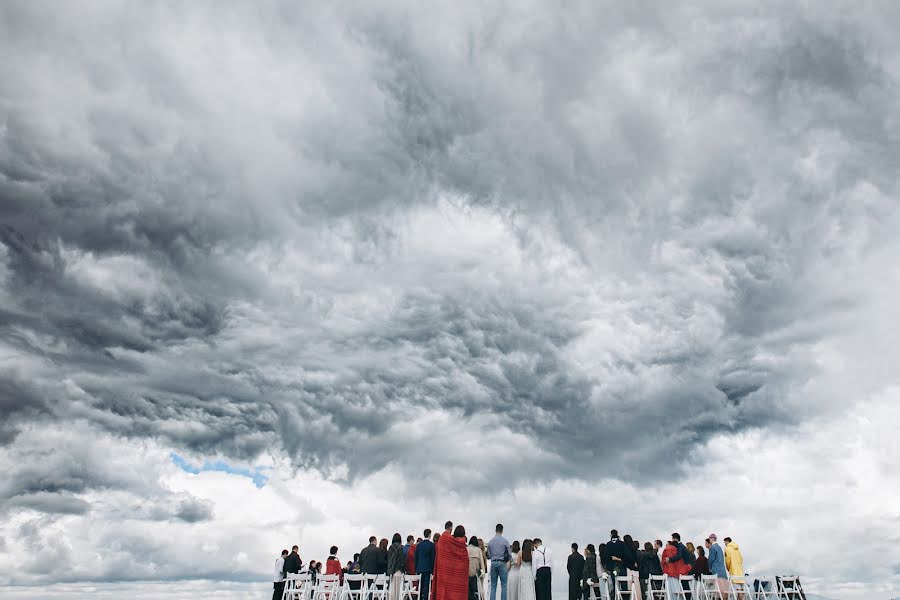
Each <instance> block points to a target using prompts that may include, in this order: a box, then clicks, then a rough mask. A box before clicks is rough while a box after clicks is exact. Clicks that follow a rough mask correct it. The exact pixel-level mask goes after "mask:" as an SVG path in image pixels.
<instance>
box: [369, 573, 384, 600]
mask: <svg viewBox="0 0 900 600" xmlns="http://www.w3.org/2000/svg"><path fill="white" fill-rule="evenodd" d="M387 597H388V577H387V575H385V574H383V573H382V574H379V575H372V574H366V599H367V600H387Z"/></svg>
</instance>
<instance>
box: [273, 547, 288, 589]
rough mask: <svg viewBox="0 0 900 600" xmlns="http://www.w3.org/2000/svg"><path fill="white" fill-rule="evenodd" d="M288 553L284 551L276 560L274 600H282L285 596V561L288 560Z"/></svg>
mask: <svg viewBox="0 0 900 600" xmlns="http://www.w3.org/2000/svg"><path fill="white" fill-rule="evenodd" d="M287 555H288V551H287V550H282V551H281V556H279V557H278V558H276V559H275V574H274V576H273V577H272V584H273V587H274V589H273V590H272V600H281V596H283V595H284V559H285V558H287Z"/></svg>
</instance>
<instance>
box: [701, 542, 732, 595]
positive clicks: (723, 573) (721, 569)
mask: <svg viewBox="0 0 900 600" xmlns="http://www.w3.org/2000/svg"><path fill="white" fill-rule="evenodd" d="M716 540H717V538H716V534H714V533H711V534H709V537H708V538H706V549H707V551H708V554H709V572H710V573H712V574H713V575H715V576H716V584H717V585H718V586H719V591H720V592H722V593H723V594H724V593H725V592H726V591H727V589H728V571H727V570H726V569H725V553H724V552H722V547H721V546H720V545H719V544H718V542H717V541H716Z"/></svg>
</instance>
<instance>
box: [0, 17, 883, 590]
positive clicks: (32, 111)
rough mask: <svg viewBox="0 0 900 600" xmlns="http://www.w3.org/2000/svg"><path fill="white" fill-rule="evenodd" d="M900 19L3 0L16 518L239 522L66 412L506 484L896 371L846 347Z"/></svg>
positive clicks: (698, 436)
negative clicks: (856, 372) (855, 371)
mask: <svg viewBox="0 0 900 600" xmlns="http://www.w3.org/2000/svg"><path fill="white" fill-rule="evenodd" d="M813 8H815V10H813ZM882 8H883V9H884V10H883V11H882V10H879V9H875V8H872V7H863V8H860V9H859V10H858V11H857V12H855V13H854V15H853V17H852V18H850V17H849V16H848V15H847V14H846V13H845V12H844V11H843V10H842V9H841V8H840V7H839V6H837V5H835V4H833V3H819V4H817V5H816V6H815V7H799V6H776V5H768V6H764V7H754V8H752V9H749V8H744V7H740V6H721V5H720V3H703V2H701V3H691V4H688V5H684V6H680V7H677V8H672V7H671V6H669V5H664V4H656V5H654V4H653V3H651V4H649V5H642V7H641V9H640V10H639V9H637V8H635V7H630V6H622V5H618V4H616V3H602V2H601V3H596V2H595V3H574V4H570V5H567V6H566V7H565V9H549V8H547V7H524V6H522V7H501V6H499V5H498V6H494V7H485V6H476V5H469V4H465V3H464V4H462V5H459V6H456V5H454V7H453V8H452V10H451V9H449V8H447V9H443V8H440V7H423V6H418V5H415V6H405V7H401V6H387V7H378V6H375V5H366V6H353V5H350V4H346V5H345V4H341V3H338V4H334V5H328V6H324V7H321V8H311V7H306V8H302V9H298V8H297V7H296V6H292V5H289V4H283V3H279V2H271V3H265V4H264V5H263V6H262V7H261V8H259V9H258V10H257V9H256V8H254V9H252V10H251V9H249V8H246V7H242V6H227V7H223V6H220V5H218V4H215V3H196V4H192V5H190V6H179V5H159V6H153V7H146V6H141V5H138V4H134V3H128V2H125V3H121V4H118V5H116V6H114V7H108V8H104V9H103V10H100V9H99V8H97V7H91V6H90V5H78V4H67V5H63V6H56V5H54V7H53V9H52V10H48V8H47V5H42V4H41V3H26V2H7V3H5V4H3V5H2V7H0V31H2V34H3V35H2V37H0V39H2V40H3V41H2V42H0V54H2V55H3V56H5V57H8V58H7V59H6V60H3V61H2V62H0V356H2V358H3V360H2V361H0V416H2V424H0V445H2V446H3V448H4V449H5V451H7V452H9V453H11V456H14V457H15V458H16V459H17V460H19V464H18V465H17V467H16V469H14V470H13V471H12V472H11V474H10V477H9V478H8V479H7V480H6V481H4V482H3V483H2V485H0V498H2V499H3V500H4V507H3V508H4V510H5V512H6V514H13V513H14V512H15V513H20V512H21V513H22V514H30V511H38V512H42V513H46V514H48V515H53V516H54V518H58V519H61V520H64V519H66V518H70V517H76V516H82V517H85V516H88V515H90V513H91V512H92V511H94V510H100V509H98V508H97V506H98V504H97V497H96V495H97V494H99V495H100V496H104V495H108V496H113V495H117V494H124V496H123V498H125V499H122V498H119V500H117V502H118V504H117V506H118V508H115V509H112V508H109V507H108V506H104V507H102V510H104V511H106V510H109V511H111V514H116V515H120V516H121V515H126V514H131V515H132V516H133V518H135V519H136V520H139V521H148V522H166V521H180V522H182V523H184V524H198V525H202V524H203V523H205V522H207V521H210V520H212V519H214V518H215V514H216V512H215V510H214V507H213V506H211V505H209V504H206V503H205V502H204V501H202V500H200V499H199V498H194V497H192V496H189V495H188V496H181V495H179V494H177V493H174V492H170V491H168V490H165V489H163V488H160V487H159V486H157V485H155V484H153V483H152V482H147V481H144V480H142V479H141V478H140V477H136V476H134V475H133V474H132V473H130V472H129V470H128V469H126V468H120V467H121V465H119V466H111V465H113V463H112V462H111V461H110V459H109V458H108V457H105V456H102V455H99V454H98V453H97V452H91V451H89V450H85V449H83V448H81V447H80V446H79V443H78V441H77V440H76V439H75V438H71V439H70V438H67V439H66V440H64V442H65V443H64V444H63V446H64V448H66V449H67V451H66V452H63V451H62V450H61V449H60V448H59V447H56V446H53V445H52V444H50V443H44V444H42V443H38V442H35V441H34V432H35V431H40V430H41V428H45V427H53V426H58V425H60V424H75V425H77V428H76V429H75V430H74V432H75V433H73V435H75V436H76V437H77V435H83V436H85V438H86V439H90V438H91V436H92V435H93V433H90V432H104V435H111V436H113V437H115V438H117V439H122V440H126V441H128V442H129V443H157V444H160V445H161V446H162V447H165V448H171V449H172V450H175V451H179V452H181V451H184V452H188V453H193V454H194V455H203V456H223V457H226V458H228V459H234V460H238V461H244V462H247V463H252V462H253V461H256V460H259V459H260V458H261V457H264V456H265V455H268V454H271V455H272V456H276V457H282V456H286V457H287V458H288V459H289V460H290V461H291V462H292V464H293V465H294V466H295V467H296V468H298V469H306V468H312V469H317V470H319V471H321V472H322V473H323V474H325V475H326V476H327V477H330V478H332V479H334V480H337V481H340V482H342V483H347V482H350V483H352V482H353V481H358V480H359V479H360V478H362V477H365V476H366V475H369V474H371V473H373V472H376V471H379V470H381V469H386V468H387V469H392V468H397V469H399V470H400V471H401V472H402V473H404V474H406V475H407V476H408V477H418V478H426V479H428V480H429V481H432V482H435V483H438V482H442V481H447V482H455V483H456V484H458V485H463V486H466V487H467V489H468V490H469V491H471V492H476V493H488V492H489V491H492V490H495V489H496V488H497V487H498V484H497V482H498V481H500V482H502V485H500V486H499V487H502V488H503V489H515V488H516V487H517V486H519V485H521V484H523V482H527V481H539V482H544V483H545V482H549V481H552V480H555V479H558V478H560V477H563V478H573V479H581V480H584V481H587V482H593V481H596V480H598V479H600V478H604V477H611V478H619V479H625V480H628V481H633V482H636V483H642V484H646V483H648V482H658V481H661V480H666V479H668V480H671V479H674V478H677V477H679V476H681V475H683V474H684V473H685V472H686V471H688V470H690V469H694V468H696V467H697V466H698V465H702V464H703V462H704V460H703V458H702V457H700V456H696V455H694V454H692V451H691V449H692V448H695V447H696V446H697V444H698V443H699V442H706V441H708V440H710V439H712V438H713V437H714V436H716V435H717V434H722V433H728V434H737V433H741V432H748V431H754V430H760V429H766V428H780V427H790V426H797V425H798V424H801V423H804V422H806V421H807V420H808V419H810V418H812V417H814V416H818V415H822V414H830V413H833V412H835V411H840V410H843V409H845V408H846V406H847V404H846V399H845V398H843V397H841V395H842V393H843V392H845V391H846V390H847V389H848V388H852V389H855V390H858V392H859V393H863V394H865V393H868V392H870V391H873V390H878V389H880V388H881V387H883V386H885V385H888V384H890V383H896V380H895V378H892V376H890V375H884V374H883V373H880V372H879V373H876V374H875V376H872V377H865V378H860V380H859V381H860V382H861V383H858V382H857V381H854V382H853V385H850V384H846V383H845V384H843V385H844V386H845V387H842V386H841V385H837V384H834V381H835V380H836V379H840V377H839V376H836V375H834V373H838V372H840V368H835V364H836V363H835V361H834V360H833V358H832V356H831V354H830V352H832V349H831V346H830V344H831V343H832V342H833V340H834V339H836V338H837V337H839V336H845V335H850V333H848V332H852V331H853V330H854V329H860V330H863V329H865V330H866V331H869V329H867V327H868V323H869V322H870V320H871V315H870V312H869V309H870V303H871V298H872V296H873V294H874V293H875V292H874V291H873V290H875V289H877V288H878V287H879V286H883V285H885V283H890V282H891V281H893V280H895V279H896V276H895V275H892V274H891V272H886V271H885V270H884V268H883V265H884V264H886V261H885V259H884V256H885V255H890V254H892V253H893V252H895V251H896V246H895V240H894V238H895V232H896V226H897V223H898V219H900V212H898V207H897V202H896V200H895V199H896V197H897V191H898V190H897V179H896V173H897V172H898V168H900V164H898V161H900V137H898V136H900V130H898V128H897V126H896V123H897V122H900V120H898V117H900V115H898V105H897V103H896V96H897V89H898V87H897V84H898V73H897V68H896V65H897V64H898V62H897V60H898V56H900V47H898V45H897V43H896V40H895V35H894V31H893V28H892V27H890V26H889V24H890V22H891V21H892V19H893V20H894V21H896V17H897V14H896V9H894V8H890V7H882ZM48 12H50V13H52V16H51V15H49V14H48ZM173 23H178V24H179V27H176V28H173V26H172V24H173ZM435 23H442V24H443V25H441V26H437V25H435ZM892 277H893V279H892ZM885 287H890V286H885ZM885 293H887V292H885ZM879 306H880V305H879ZM823 381H825V382H829V383H831V384H834V385H832V386H831V389H827V388H829V385H828V384H827V383H822V382H823ZM453 426H458V427H459V428H460V429H462V430H463V431H464V432H465V433H468V434H469V435H470V436H471V438H472V439H473V440H478V442H477V443H475V442H472V443H463V442H462V441H461V440H460V439H459V438H458V437H456V436H454V435H451V434H450V433H448V431H447V429H448V428H451V429H452V428H453ZM529 443H539V446H540V448H539V452H536V453H535V454H533V455H525V454H523V453H520V452H515V451H511V450H510V448H511V447H517V446H519V445H525V444H529ZM423 446H424V447H427V448H428V450H426V451H425V452H426V456H427V460H424V461H423V460H421V457H420V456H419V455H418V454H416V452H417V450H418V449H421V448H422V447H423ZM484 455H490V456H493V457H495V460H493V461H491V462H490V464H489V465H486V466H485V468H484V469H480V470H479V472H478V473H477V474H474V475H471V474H470V475H468V476H466V477H460V474H461V473H464V472H466V471H467V470H470V469H469V467H470V466H471V464H472V461H473V460H474V459H475V458H476V457H481V456H484ZM421 493H427V492H426V491H421ZM128 494H136V495H141V494H143V495H145V496H146V497H147V498H149V500H148V501H147V502H146V503H145V504H140V503H138V502H137V501H136V500H135V499H134V498H133V497H131V496H128ZM117 497H118V496H117ZM117 511H118V512H117ZM21 527H23V528H24V529H23V535H26V534H28V533H29V532H28V527H29V525H28V524H27V523H24V524H22V525H21ZM35 535H37V534H35ZM26 537H27V535H26ZM137 538H140V535H136V539H137ZM122 543H123V544H126V545H127V543H128V542H127V540H125V541H122ZM42 548H44V549H45V550H51V548H49V547H47V546H46V545H45V546H42ZM160 548H162V545H161V546H160ZM63 550H64V549H63ZM120 550H121V553H122V557H124V558H122V560H127V557H128V556H130V552H131V550H129V549H128V548H125V547H122V548H121V549H120ZM141 551H142V552H147V553H149V554H153V549H152V548H150V549H149V550H148V549H147V548H144V549H143V550H141ZM159 552H160V553H161V552H163V550H161V549H160V550H159ZM112 563H115V561H112ZM112 563H111V564H112ZM115 564H118V563H115ZM163 571H165V570H164V569H163ZM176 571H177V570H176ZM176 571H165V573H175V572H176ZM148 573H150V571H147V572H143V571H142V572H141V573H139V574H137V575H136V576H148V575H147V574H148ZM165 573H164V574H163V575H161V576H168V575H166V574H165ZM177 573H181V572H180V571H177ZM173 576H174V575H173Z"/></svg>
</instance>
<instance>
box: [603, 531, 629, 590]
mask: <svg viewBox="0 0 900 600" xmlns="http://www.w3.org/2000/svg"><path fill="white" fill-rule="evenodd" d="M606 554H607V556H609V560H610V562H611V563H612V566H613V568H612V571H611V572H610V574H609V576H610V579H612V585H613V590H615V587H616V579H618V578H619V577H622V578H624V577H625V573H626V566H625V554H626V550H625V542H623V541H622V540H621V539H619V532H618V531H617V530H615V529H611V530H610V531H609V541H608V542H606Z"/></svg>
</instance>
